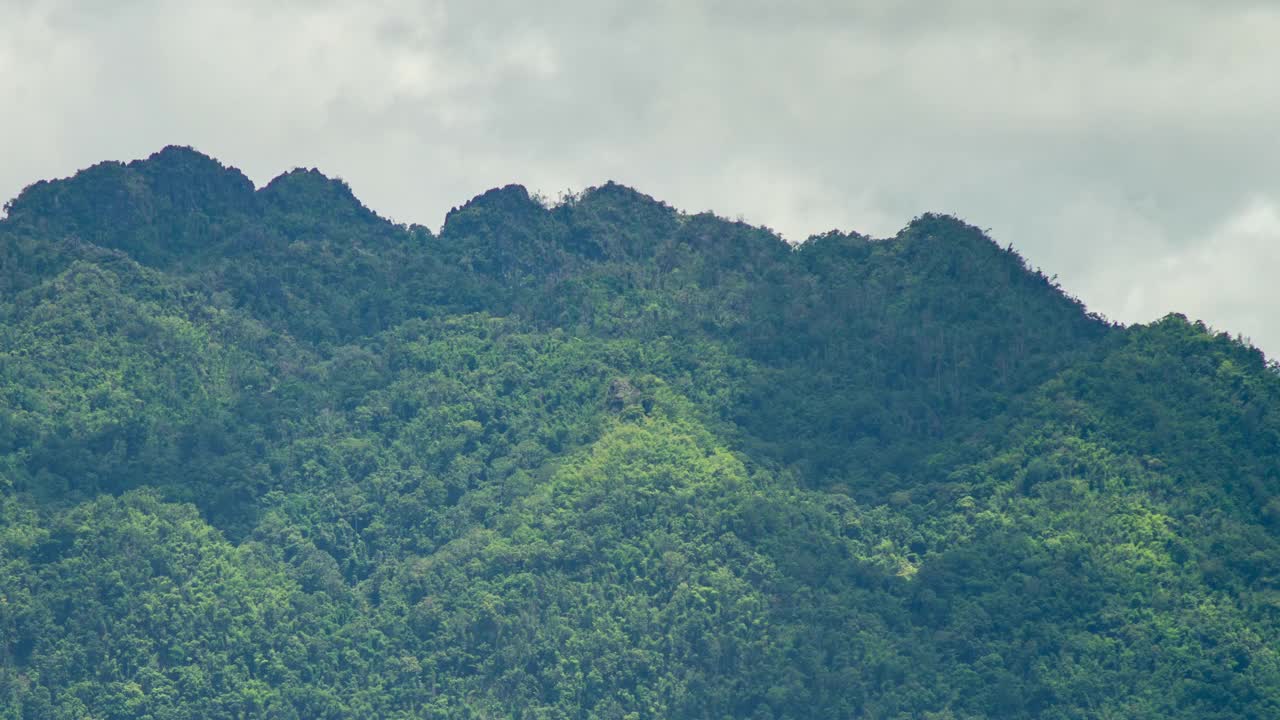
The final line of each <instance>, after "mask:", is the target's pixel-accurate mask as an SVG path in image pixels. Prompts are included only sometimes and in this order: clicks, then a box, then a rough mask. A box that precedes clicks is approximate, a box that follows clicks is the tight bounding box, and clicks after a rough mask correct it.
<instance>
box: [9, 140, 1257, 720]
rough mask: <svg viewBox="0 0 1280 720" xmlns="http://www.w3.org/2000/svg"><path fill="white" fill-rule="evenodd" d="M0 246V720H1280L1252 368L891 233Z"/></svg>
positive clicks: (65, 237)
mask: <svg viewBox="0 0 1280 720" xmlns="http://www.w3.org/2000/svg"><path fill="white" fill-rule="evenodd" d="M7 208H8V214H7V217H6V218H5V219H4V220H3V221H0V697H3V698H4V702H0V719H4V720H17V719H19V718H21V719H23V720H27V719H32V718H64V717H66V718H69V717H75V718H81V717H94V718H120V719H123V718H152V719H155V720H160V719H161V718H187V717H191V718H197V717H198V718H253V717H270V718H308V719H309V718H348V717H384V718H411V717H415V718H416V717H431V718H467V717H515V718H575V719H576V718H620V719H621V718H726V717H735V718H736V717H742V718H759V719H764V718H773V719H775V720H781V719H783V718H796V719H799V718H814V717H867V718H932V719H936V720H942V719H951V718H957V719H959V718H1054V719H1060V720H1067V719H1069V718H1094V717H1126V718H1129V717H1134V718H1136V717H1151V718H1156V717H1159V718H1197V719H1200V718H1272V717H1278V716H1280V536H1278V533H1280V367H1278V366H1277V365H1276V364H1275V363H1274V362H1271V361H1268V360H1267V359H1266V358H1265V357H1264V356H1263V355H1262V353H1261V352H1259V351H1258V350H1256V349H1254V348H1252V347H1249V346H1247V345H1244V344H1242V343H1240V342H1239V341H1237V340H1233V339H1232V338H1231V337H1230V336H1228V335H1227V334H1225V333H1219V332H1215V331H1213V330H1211V329H1209V328H1207V327H1206V326H1204V325H1203V324H1201V323H1196V322H1191V321H1188V320H1187V319H1186V318H1185V317H1183V316H1180V315H1176V314H1171V315H1169V316H1167V317H1165V318H1163V319H1160V320H1158V321H1156V322H1154V323H1151V324H1149V325H1135V326H1129V327H1125V326H1121V325H1117V324H1114V323H1110V322H1108V321H1106V320H1105V319H1103V318H1101V317H1099V316H1097V315H1095V314H1092V313H1090V312H1088V311H1087V310H1086V308H1085V307H1084V306H1083V305H1082V304H1081V303H1080V301H1079V300H1077V299H1075V298H1073V297H1070V296H1068V295H1066V294H1064V293H1063V292H1062V290H1061V289H1060V288H1059V287H1057V286H1056V285H1055V284H1054V282H1053V281H1051V280H1050V279H1048V278H1046V277H1045V276H1044V275H1042V274H1041V273H1040V272H1038V271H1035V270H1032V269H1029V268H1028V267H1027V265H1026V263H1025V262H1024V261H1023V259H1022V258H1021V257H1020V256H1019V255H1018V254H1017V253H1016V252H1014V251H1013V250H1012V249H1009V248H1001V247H999V246H997V245H996V244H995V243H993V242H992V241H991V240H990V239H989V238H988V237H987V236H986V235H985V234H983V233H982V232H981V231H980V230H978V229H977V228H975V227H972V226H970V225H968V224H966V223H964V222H962V221H960V220H958V219H956V218H953V217H948V216H942V215H925V216H922V217H919V218H916V219H915V220H913V221H912V222H911V223H910V224H909V225H907V227H905V228H904V229H903V230H902V231H901V232H899V233H898V234H897V235H895V236H894V237H891V238H884V239H873V238H868V237H865V236H862V235H858V234H856V233H851V234H844V233H839V232H832V233H829V234H826V235H822V236H818V237H814V238H811V239H809V240H808V241H806V242H804V243H802V244H800V245H799V246H797V247H792V246H791V245H788V244H787V243H786V242H784V241H783V240H782V239H781V238H779V237H778V236H777V235H776V234H774V233H772V232H771V231H769V230H767V229H764V228H757V227H752V226H749V225H746V224H743V223H737V222H730V221H728V220H725V219H723V218H720V217H717V216H715V215H712V214H700V215H690V214H687V213H684V212H681V211H679V210H677V209H674V208H672V207H670V206H668V205H666V204H664V203H662V202H660V201H658V200H655V199H654V198H652V197H649V196H647V195H644V194H642V193H641V192H638V191H636V190H633V189H631V188H627V187H623V186H620V185H617V184H613V183H608V184H605V185H602V186H600V187H596V188H591V189H589V190H587V191H585V192H583V193H581V194H579V195H576V196H573V197H570V198H567V199H566V200H564V201H563V202H561V203H560V204H558V205H555V206H553V207H548V206H546V205H545V204H544V203H542V202H541V201H539V200H538V199H536V198H534V197H532V196H530V194H529V193H528V192H527V191H526V190H525V189H524V188H522V187H520V186H516V185H511V186H507V187H503V188H497V189H494V190H490V191H488V192H486V193H484V194H482V195H480V196H478V197H476V198H473V199H472V200H471V201H469V202H467V203H465V204H463V205H462V206H461V207H459V208H456V209H454V210H453V211H451V212H450V213H449V214H448V216H447V217H446V218H445V220H444V224H443V226H442V228H441V229H440V231H439V233H435V232H432V231H431V230H429V229H427V228H425V227H422V226H417V225H414V226H401V225H396V224H393V223H391V222H389V221H388V220H386V219H384V218H381V217H379V216H378V215H377V214H375V213H373V212H371V211H370V210H369V209H368V208H367V207H365V206H364V205H363V204H361V203H360V201H359V200H358V199H357V198H356V196H355V195H354V194H353V193H352V191H351V189H350V188H349V187H348V186H347V185H346V184H345V183H343V182H341V181H339V180H335V179H331V178H328V177H325V176H324V175H323V174H321V173H320V172H318V171H316V170H294V171H292V172H289V173H286V174H284V175H281V176H280V177H278V178H276V179H275V180H273V181H271V182H270V183H269V184H267V185H266V186H264V187H262V188H255V187H254V186H253V184H252V183H251V182H250V181H249V180H248V179H247V178H245V176H244V175H243V174H242V173H240V172H239V171H238V170H236V169H234V168H231V167H228V166H226V165H224V164H222V163H220V162H218V161H216V160H213V159H211V158H208V157H206V156H204V155H202V154H200V153H198V152H196V151H195V150H192V149H190V148H172V147H171V148H166V149H164V150H162V151H160V152H159V153H157V154H155V155H153V156H151V157H150V158H147V159H145V160H139V161H135V162H131V163H128V164H122V163H114V162H108V163H102V164H100V165H96V166H94V167H92V168H89V169H87V170H84V171H82V172H80V173H78V174H77V175H75V176H74V177H72V178H68V179H63V180H54V181H41V182H38V183H36V184H34V185H32V186H30V187H28V188H27V189H26V190H24V191H23V193H22V194H21V195H20V196H19V197H17V198H16V199H14V200H13V201H12V202H10V203H9V205H8V206H7Z"/></svg>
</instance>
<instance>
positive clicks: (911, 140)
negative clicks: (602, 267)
mask: <svg viewBox="0 0 1280 720" xmlns="http://www.w3.org/2000/svg"><path fill="white" fill-rule="evenodd" d="M0 8H3V10H4V11H5V17H6V23H5V26H4V27H3V28H0V97H3V98H5V99H6V102H7V106H8V107H9V108H11V110H10V112H8V113H5V114H4V116H3V119H0V130H2V131H3V132H0V155H3V157H4V158H5V160H6V162H5V163H4V164H3V167H0V196H2V197H4V198H5V199H8V198H12V197H14V196H16V195H17V193H18V192H19V191H20V190H21V188H22V187H23V186H24V185H25V184H27V183H30V182H33V181H35V180H37V179H40V178H51V177H60V176H66V175H70V174H72V173H73V172H74V171H76V170H77V169H80V168H82V167H87V166H88V165H90V164H92V163H93V162H96V161H98V160H101V159H103V158H118V159H121V160H128V159H132V158H137V157H145V156H146V155H148V154H149V153H151V152H153V151H154V150H156V149H157V148H159V147H160V146H162V145H164V144H166V143H178V144H184V145H192V146H195V147H197V148H199V149H200V150H202V151H204V152H207V153H209V154H211V155H214V156H216V157H219V158H221V159H223V160H225V161H227V162H230V163H233V164H235V165H237V166H239V167H241V168H243V169H244V170H245V171H246V173H247V174H248V175H249V176H250V177H251V178H252V179H253V180H254V181H255V182H257V183H258V184H259V185H261V184H263V183H265V182H266V181H267V180H268V179H270V177H272V176H274V175H275V174H277V173H278V172H279V171H280V170H282V169H285V168H288V167H291V166H294V165H304V166H311V165H317V166H319V167H320V169H321V170H323V171H325V172H327V173H329V174H331V175H338V176H341V177H343V178H345V179H346V180H347V181H349V182H350V183H351V185H352V187H353V189H354V190H355V192H356V194H357V195H358V196H359V197H360V198H361V199H362V200H363V201H364V202H366V203H368V204H369V205H370V207H371V208H373V209H374V210H376V211H377V212H379V213H381V214H383V215H386V216H389V217H391V218H393V219H395V220H397V221H402V222H419V223H423V224H427V225H430V226H432V227H433V228H438V227H439V225H440V223H441V222H442V220H443V218H444V216H445V213H446V212H447V211H448V210H449V208H450V207H451V205H452V204H454V203H457V202H459V200H460V199H461V198H466V197H469V196H471V195H474V194H476V193H479V192H481V191H483V190H484V189H486V188H489V187H494V186H499V185H503V184H506V183H508V182H520V183H523V184H525V185H527V186H528V187H529V188H530V189H531V190H538V191H541V192H543V193H545V194H547V195H549V196H550V197H552V198H553V199H554V197H555V196H556V195H557V193H558V192H560V191H561V190H565V189H574V190H580V189H582V188H584V187H586V186H589V185H595V184H599V183H601V182H603V181H605V180H607V179H616V180H618V181H620V182H623V183H627V184H629V185H634V186H636V187H638V188H640V189H642V190H643V191H645V192H648V193H652V194H653V195H655V196H656V197H660V198H663V199H665V200H667V201H669V202H671V203H672V204H674V205H676V206H677V207H681V208H683V209H687V210H690V211H698V210H702V209H707V208H713V209H715V210H717V211H719V212H722V213H728V214H736V213H740V214H741V215H742V216H743V217H744V218H745V219H746V220H748V221H750V222H753V223H761V224H765V225H768V226H770V227H773V228H776V229H777V230H779V231H780V232H782V233H783V234H784V235H785V236H786V237H787V238H788V239H790V240H792V241H798V240H802V239H804V238H805V237H806V236H807V235H809V234H810V233H814V232H821V231H824V230H827V229H829V228H831V227H839V228H841V229H845V230H857V231H861V232H866V233H870V234H873V235H886V234H889V233H892V232H893V231H895V230H896V229H897V228H899V227H901V226H902V225H903V224H905V223H906V221H907V220H909V219H910V218H911V217H913V216H915V215H918V214H920V213H922V212H926V211H940V212H950V213H955V214H957V215H959V216H961V217H964V218H966V219H967V220H969V221H971V222H974V223H976V224H978V225H981V226H983V227H985V228H989V229H990V232H991V234H992V236H993V237H994V238H995V239H996V240H997V241H999V242H1000V243H1002V244H1007V243H1012V244H1013V245H1014V246H1015V247H1017V248H1018V249H1019V251H1020V252H1022V253H1023V254H1024V255H1025V256H1026V257H1027V258H1028V259H1029V260H1030V262H1032V263H1033V264H1035V265H1038V266H1041V267H1044V268H1048V269H1052V270H1053V271H1054V272H1057V273H1059V276H1060V277H1059V279H1060V280H1061V282H1062V283H1063V286H1064V287H1065V288H1066V289H1067V290H1068V291H1070V292H1072V293H1074V294H1076V295H1078V296H1079V297H1080V298H1081V299H1082V300H1084V301H1085V302H1086V303H1087V304H1088V305H1089V307H1090V308H1091V309H1093V310H1096V311H1099V312H1102V313H1104V314H1106V315H1107V316H1109V317H1111V318H1113V319H1118V320H1122V321H1126V322H1136V321H1149V320H1152V319H1154V318H1157V317H1159V316H1161V315H1163V314H1164V313H1165V312H1167V311H1170V310H1178V311H1181V312H1185V313H1186V314H1188V315H1189V316H1191V317H1197V318H1203V319H1205V320H1206V321H1208V322H1210V323H1211V324H1213V325H1214V326H1216V327H1219V328H1221V329H1224V330H1228V331H1230V332H1232V333H1237V332H1238V333H1242V334H1244V335H1246V336H1248V337H1251V338H1252V339H1253V341H1254V342H1255V343H1256V344H1258V345H1259V346H1261V347H1262V348H1264V349H1266V350H1270V351H1271V352H1272V353H1273V354H1274V353H1275V352H1277V349H1278V348H1280V326H1277V323H1276V321H1275V320H1274V319H1273V317H1272V316H1271V313H1270V312H1269V308H1271V307H1274V306H1275V304H1276V302H1278V301H1280V289H1277V286H1276V285H1275V284H1274V283H1273V282H1272V281H1271V278H1272V277H1273V276H1274V275H1275V274H1276V273H1277V272H1280V210H1278V208H1280V181H1278V180H1277V176H1276V173H1275V171H1274V168H1275V167H1276V166H1277V160H1280V158H1278V157H1277V155H1278V154H1280V150H1278V149H1277V146H1276V144H1275V143H1274V142H1273V141H1272V139H1271V134H1272V126H1273V124H1274V123H1273V121H1274V118H1275V117H1277V112H1278V111H1280V90H1278V89H1277V87H1276V86H1275V84H1274V83H1272V82H1270V81H1269V77H1268V76H1269V72H1270V70H1271V68H1274V67H1276V66H1277V62H1280V49H1277V48H1276V46H1275V44H1274V43H1273V42H1272V38H1274V37H1276V36H1277V34H1280V9H1276V8H1275V7H1273V6H1269V5H1267V4H1263V3H1247V2H1233V3H1212V4H1210V3H1194V2H1175V3H1162V4H1160V5H1159V6H1156V5H1154V4H1150V3H1127V4H1125V5H1124V7H1121V8H1116V7H1109V6H1107V5H1105V4H1103V3H1089V4H1087V5H1085V6H1078V5H1075V4H1066V3H1047V4H1046V3H1041V4H1037V6H1036V8H1035V9H1029V8H1026V7H1023V6H1019V5H1017V4H1011V3H1003V2H976V3H943V4H938V3H928V4H924V3H919V4H915V5H907V6H898V9H894V10H883V9H880V8H877V7H875V6H874V4H871V3H854V4H848V3H840V4H836V3H808V4H806V6H805V8H804V9H801V10H797V9H795V8H794V7H792V6H787V7H785V8H783V6H781V5H777V4H771V3H756V4H755V5H754V7H745V6H744V4H743V3H735V4H733V5H728V4H725V3H718V2H700V3H689V2H683V3H678V4H676V3H658V4H653V5H650V6H648V7H645V8H636V7H632V6H629V5H627V4H623V3H594V4H588V3H558V4H555V5H553V6H550V7H545V6H544V7H540V8H539V10H538V11H536V12H535V11H533V10H531V9H529V8H528V7H526V6H523V5H520V4H516V3H503V2H498V3H484V4H473V5H466V4H462V3H449V2H445V3H416V2H396V1H390V2H380V3H374V4H365V5H362V6H360V7H358V8H356V7H344V6H342V5H340V4H335V3H327V2H312V3H303V2H295V3H285V4H277V5H274V6H273V7H272V8H271V9H263V8H261V7H259V6H257V4H253V3H248V2H230V3H221V4H219V5H218V6H216V7H215V6H205V7H191V6H185V7H179V6H172V5H166V4H161V3H158V2H150V1H147V0H139V1H137V2H131V3H127V4H112V5H111V6H110V7H108V6H106V5H103V4H100V3H92V2H32V1H28V0H16V1H15V0H0Z"/></svg>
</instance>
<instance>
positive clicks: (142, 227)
mask: <svg viewBox="0 0 1280 720" xmlns="http://www.w3.org/2000/svg"><path fill="white" fill-rule="evenodd" d="M8 208H9V221H11V222H13V223H15V224H16V225H20V226H21V225H27V226H31V227H33V228H38V229H39V230H40V231H41V232H42V233H44V234H52V235H60V236H67V235H74V236H78V237H80V238H81V239H83V240H86V241H88V242H92V243H94V244H96V245H100V246H102V247H107V248H112V249H117V250H124V251H125V252H128V253H129V254H130V255H131V256H133V257H134V259H136V260H139V261H140V262H143V263H156V262H161V261H162V260H164V259H165V258H168V257H170V256H172V255H174V254H175V253H179V252H181V250H182V249H183V248H182V247H181V246H182V245H183V243H184V242H198V241H199V239H198V238H196V237H195V236H194V235H193V234H192V233H189V232H187V230H190V229H193V228H195V227H197V226H198V227H206V228H207V226H208V224H209V220H210V218H225V217H228V216H233V215H236V214H239V213H244V212H252V210H253V183H252V182H251V181H250V180H249V178H247V177H245V175H244V173H242V172H240V171H239V170H237V169H236V168H233V167H228V166H226V165H223V164H222V163H220V162H218V161H217V160H214V159H213V158H211V157H209V156H207V155H204V154H202V153H200V152H198V151H196V150H194V149H192V148H190V147H181V146H175V145H170V146H168V147H166V148H164V149H162V150H160V151H159V152H156V153H153V154H152V155H150V156H149V157H147V158H145V159H142V160H134V161H132V162H130V163H128V164H127V165H126V164H123V163H119V162H103V163H98V164H96V165H93V166H91V167H89V168H86V169H84V170H81V171H79V172H77V173H76V174H75V175H73V176H71V177H69V178H64V179H60V180H53V181H40V182H38V183H36V184H34V185H31V186H29V187H27V188H26V189H25V190H23V191H22V193H21V194H20V195H18V197H17V198H14V200H13V201H12V202H11V203H9V205H8ZM196 234H198V233H196Z"/></svg>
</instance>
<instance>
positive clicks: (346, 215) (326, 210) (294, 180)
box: [258, 168, 378, 222]
mask: <svg viewBox="0 0 1280 720" xmlns="http://www.w3.org/2000/svg"><path fill="white" fill-rule="evenodd" d="M258 200H259V201H260V202H261V203H262V204H263V206H264V207H266V208H275V209H277V210H280V211H282V212H285V213H298V214H304V215H310V216H312V217H323V218H325V219H328V220H344V219H349V220H359V221H362V222H373V221H376V220H377V219H378V216H377V214H376V213H374V212H373V211H372V210H370V209H369V208H368V207H366V206H365V205H364V203H362V202H360V200H359V199H358V198H356V196H355V193H353V192H352V191H351V186H349V185H347V183H346V182H344V181H342V180H340V179H338V178H330V177H328V176H327V175H325V174H324V173H322V172H320V171H319V170H317V169H315V168H310V169H307V168H295V169H293V170H290V171H289V172H286V173H283V174H281V175H279V176H277V177H276V178H274V179H273V180H272V181H271V182H269V183H267V184H266V186H264V187H263V188H262V189H261V190H259V191H258Z"/></svg>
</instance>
